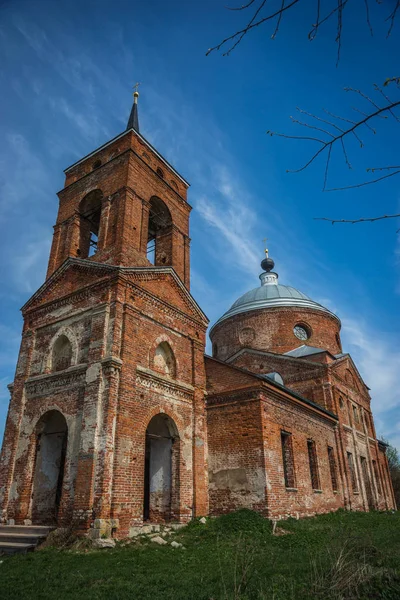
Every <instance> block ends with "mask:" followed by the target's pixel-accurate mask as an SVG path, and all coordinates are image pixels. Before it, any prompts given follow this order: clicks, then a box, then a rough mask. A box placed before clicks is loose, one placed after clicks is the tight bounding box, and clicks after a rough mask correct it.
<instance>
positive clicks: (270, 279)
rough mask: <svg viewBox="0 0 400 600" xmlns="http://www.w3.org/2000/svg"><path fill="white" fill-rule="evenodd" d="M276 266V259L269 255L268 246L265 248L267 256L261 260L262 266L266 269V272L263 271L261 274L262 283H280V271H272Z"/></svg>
mask: <svg viewBox="0 0 400 600" xmlns="http://www.w3.org/2000/svg"><path fill="white" fill-rule="evenodd" d="M264 241H266V240H264ZM274 266H275V263H274V261H273V260H272V258H270V257H269V256H268V248H265V258H264V259H263V260H262V261H261V268H262V269H263V270H264V273H261V275H260V279H261V285H277V284H278V273H274V272H272V273H271V271H272V269H273V268H274Z"/></svg>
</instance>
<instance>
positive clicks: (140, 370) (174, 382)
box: [136, 365, 194, 392]
mask: <svg viewBox="0 0 400 600" xmlns="http://www.w3.org/2000/svg"><path fill="white" fill-rule="evenodd" d="M136 371H137V373H139V374H141V375H147V376H148V377H152V378H153V379H158V380H159V381H161V382H162V383H165V384H167V385H172V386H176V387H179V388H183V389H184V390H187V391H190V392H193V391H194V387H193V386H192V385H190V383H185V382H184V381H179V380H178V379H173V378H172V377H167V376H166V375H162V374H161V373H159V372H158V371H153V370H152V369H146V367H141V366H140V365H137V367H136Z"/></svg>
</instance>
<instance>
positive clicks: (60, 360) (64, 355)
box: [51, 335, 72, 371]
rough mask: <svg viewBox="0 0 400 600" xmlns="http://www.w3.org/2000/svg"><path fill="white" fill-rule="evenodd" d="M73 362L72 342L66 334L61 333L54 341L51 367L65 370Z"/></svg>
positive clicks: (56, 369) (55, 369)
mask: <svg viewBox="0 0 400 600" xmlns="http://www.w3.org/2000/svg"><path fill="white" fill-rule="evenodd" d="M71 364H72V344H71V342H70V341H69V339H68V338H67V336H66V335H60V337H58V338H57V339H56V341H55V342H54V346H53V351H52V356H51V367H52V371H63V370H64V369H68V367H70V366H71Z"/></svg>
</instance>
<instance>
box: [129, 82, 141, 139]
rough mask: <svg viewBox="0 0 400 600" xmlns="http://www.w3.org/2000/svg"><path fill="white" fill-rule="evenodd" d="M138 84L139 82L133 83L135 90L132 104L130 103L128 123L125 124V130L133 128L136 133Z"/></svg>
mask: <svg viewBox="0 0 400 600" xmlns="http://www.w3.org/2000/svg"><path fill="white" fill-rule="evenodd" d="M139 85H140V83H135V85H134V86H133V87H134V88H135V91H134V92H133V105H132V110H131V114H130V115H129V120H128V125H127V126H126V129H127V130H128V129H134V130H135V131H137V132H138V133H139V113H138V98H139V92H138V87H139Z"/></svg>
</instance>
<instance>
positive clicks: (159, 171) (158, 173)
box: [157, 167, 164, 179]
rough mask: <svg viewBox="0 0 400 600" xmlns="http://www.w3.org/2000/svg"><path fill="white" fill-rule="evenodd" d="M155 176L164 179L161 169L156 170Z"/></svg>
mask: <svg viewBox="0 0 400 600" xmlns="http://www.w3.org/2000/svg"><path fill="white" fill-rule="evenodd" d="M157 175H159V176H160V177H162V178H163V179H164V172H163V170H162V169H160V167H158V169H157Z"/></svg>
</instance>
